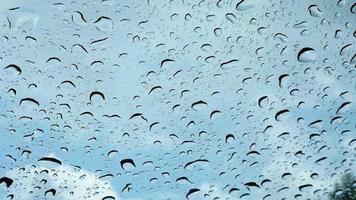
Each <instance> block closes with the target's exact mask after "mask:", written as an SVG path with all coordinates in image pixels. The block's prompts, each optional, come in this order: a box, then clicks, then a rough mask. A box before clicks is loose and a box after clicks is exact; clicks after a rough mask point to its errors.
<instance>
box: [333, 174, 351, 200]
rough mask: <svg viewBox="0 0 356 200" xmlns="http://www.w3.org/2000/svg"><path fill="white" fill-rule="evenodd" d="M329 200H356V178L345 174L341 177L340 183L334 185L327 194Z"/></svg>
mask: <svg viewBox="0 0 356 200" xmlns="http://www.w3.org/2000/svg"><path fill="white" fill-rule="evenodd" d="M329 199H330V200H356V177H355V176H354V175H353V174H352V173H346V174H344V175H343V176H342V177H341V183H336V184H335V186H334V189H333V190H332V191H331V192H330V193H329Z"/></svg>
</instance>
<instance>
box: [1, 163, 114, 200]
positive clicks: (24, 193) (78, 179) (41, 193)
mask: <svg viewBox="0 0 356 200" xmlns="http://www.w3.org/2000/svg"><path fill="white" fill-rule="evenodd" d="M6 176H7V177H9V178H11V179H13V180H14V182H13V184H12V185H11V186H10V187H9V188H8V190H7V193H8V194H7V195H9V194H13V195H14V198H13V199H15V200H17V199H18V200H23V199H47V198H48V196H50V199H54V200H57V199H58V200H72V199H78V200H81V199H85V200H101V199H103V198H104V197H109V196H112V197H114V198H115V200H118V199H119V198H118V195H117V194H116V192H115V191H114V190H113V187H112V186H111V185H110V184H109V183H107V182H106V181H104V180H100V179H99V178H98V177H97V176H95V174H94V173H92V172H89V171H86V170H83V169H80V168H78V167H74V166H69V165H61V166H58V167H55V168H48V167H44V166H34V165H32V166H26V167H24V168H14V169H12V170H10V171H8V172H7V173H6ZM51 189H54V190H55V191H56V194H55V195H54V196H53V194H52V193H51V192H47V193H46V191H49V190H51ZM107 199H108V200H109V199H110V198H107ZM112 199H113V198H111V199H110V200H112Z"/></svg>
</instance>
